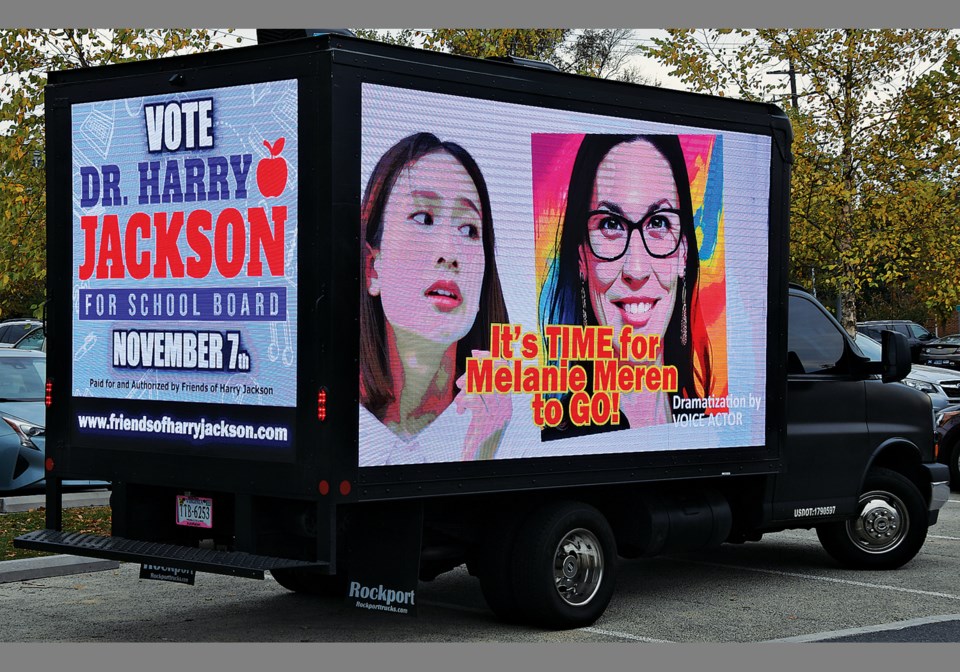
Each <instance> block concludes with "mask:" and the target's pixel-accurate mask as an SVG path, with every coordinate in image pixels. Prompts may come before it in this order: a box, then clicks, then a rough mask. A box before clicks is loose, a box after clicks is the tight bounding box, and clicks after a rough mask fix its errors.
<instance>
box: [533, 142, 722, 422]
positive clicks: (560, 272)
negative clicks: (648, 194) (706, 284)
mask: <svg viewBox="0 0 960 672" xmlns="http://www.w3.org/2000/svg"><path fill="white" fill-rule="evenodd" d="M640 140H642V141H646V142H649V143H650V144H651V145H653V147H654V148H656V150H657V151H658V152H660V154H661V155H662V156H663V157H664V158H665V159H666V160H667V162H668V163H669V164H670V169H671V171H672V172H673V180H674V182H675V183H676V186H677V193H678V194H679V203H678V209H679V210H680V233H681V236H682V237H683V239H685V240H686V241H687V262H686V267H685V269H684V277H683V279H682V280H680V282H681V283H683V284H684V285H685V289H686V291H685V292H684V291H682V289H681V288H679V287H678V290H677V297H676V302H675V303H674V306H673V313H672V315H671V317H670V322H669V324H668V325H667V329H666V332H665V333H664V336H663V363H664V365H672V366H675V367H676V369H677V379H678V383H677V392H676V394H679V395H681V396H683V397H687V398H694V397H701V396H709V394H710V393H711V375H710V344H709V342H708V340H707V337H706V331H705V330H704V329H703V328H702V326H701V325H702V320H701V319H700V311H699V295H698V291H699V275H700V255H699V253H698V250H697V236H696V230H695V228H694V223H693V205H692V202H691V197H690V181H689V177H688V176H687V166H686V162H685V161H684V158H683V150H682V149H681V148H680V139H679V138H678V137H677V136H676V135H616V134H587V135H585V136H584V138H583V142H582V143H581V145H580V149H579V151H578V152H577V156H576V159H575V160H574V164H573V170H572V172H571V174H570V185H569V189H568V191H567V206H566V210H565V212H564V217H563V224H562V226H561V227H560V228H559V229H558V232H557V240H556V243H555V256H554V259H553V262H552V265H551V267H550V269H549V273H548V279H547V282H546V283H545V284H544V287H543V290H542V291H541V294H540V302H539V314H540V324H541V329H543V328H544V327H545V326H546V325H549V324H572V325H581V326H591V325H598V324H599V322H598V321H597V317H596V315H595V314H594V312H593V306H592V305H591V303H590V301H589V299H586V300H585V298H584V294H583V292H585V291H586V288H585V287H584V286H583V282H581V279H580V270H579V269H580V265H579V260H580V256H579V255H580V249H581V247H582V246H583V244H584V242H585V241H586V236H587V212H588V211H589V210H590V208H591V201H592V199H593V193H594V186H595V183H596V176H597V169H598V168H599V166H600V163H601V162H602V161H603V159H604V157H606V155H607V154H609V153H610V150H612V149H613V148H614V147H616V146H617V145H620V144H622V143H627V142H636V141H640ZM684 296H685V297H686V299H684ZM684 301H686V306H684ZM684 308H685V309H686V313H687V315H688V321H687V327H686V329H687V333H686V336H685V340H686V342H687V345H683V343H682V341H683V340H684V338H683V335H682V334H681V322H682V318H681V315H682V314H683V312H684ZM584 313H585V314H586V324H584V319H583V314H584ZM694 333H695V334H696V338H695V339H694V338H693V334H694ZM672 405H673V404H672V395H671V407H672Z"/></svg>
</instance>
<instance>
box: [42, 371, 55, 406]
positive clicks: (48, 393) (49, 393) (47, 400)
mask: <svg viewBox="0 0 960 672" xmlns="http://www.w3.org/2000/svg"><path fill="white" fill-rule="evenodd" d="M43 403H44V404H45V405H46V406H47V408H49V407H50V404H52V403H53V379H51V378H47V385H46V387H45V390H44V395H43Z"/></svg>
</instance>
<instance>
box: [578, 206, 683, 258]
mask: <svg viewBox="0 0 960 672" xmlns="http://www.w3.org/2000/svg"><path fill="white" fill-rule="evenodd" d="M634 229H640V238H641V239H642V240H643V246H644V247H645V248H646V250H647V253H648V254H649V255H650V256H651V257H656V258H658V259H662V258H664V257H669V256H670V255H671V254H673V253H674V252H676V251H677V248H678V247H680V238H681V237H682V232H681V230H680V211H679V210H676V209H674V208H663V209H662V210H654V211H653V212H651V213H649V214H647V215H646V216H645V217H644V218H643V219H641V220H640V221H637V222H634V221H631V220H629V219H627V218H626V217H624V216H623V215H618V214H617V213H615V212H610V211H609V210H591V211H590V212H588V213H587V242H588V243H589V244H590V251H591V252H593V255H594V256H595V257H597V258H598V259H602V260H603V261H616V260H617V259H619V258H620V257H622V256H623V255H624V254H626V253H627V248H628V247H629V246H630V234H632V233H633V230H634Z"/></svg>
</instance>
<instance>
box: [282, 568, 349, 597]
mask: <svg viewBox="0 0 960 672" xmlns="http://www.w3.org/2000/svg"><path fill="white" fill-rule="evenodd" d="M270 574H272V575H273V578H274V579H276V580H277V583H279V584H280V585H281V586H283V587H284V588H286V589H287V590H292V591H293V592H295V593H303V594H304V595H322V596H324V597H345V596H346V594H347V577H346V575H343V574H334V575H330V574H321V573H319V572H318V571H316V570H314V569H312V568H308V567H292V568H287V569H271V570H270Z"/></svg>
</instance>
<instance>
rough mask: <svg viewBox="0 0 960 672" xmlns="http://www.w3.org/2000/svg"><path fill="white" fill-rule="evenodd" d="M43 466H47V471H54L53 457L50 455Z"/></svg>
mask: <svg viewBox="0 0 960 672" xmlns="http://www.w3.org/2000/svg"><path fill="white" fill-rule="evenodd" d="M43 466H44V467H45V468H46V470H47V471H53V458H52V457H48V458H47V459H46V460H45V461H44V463H43Z"/></svg>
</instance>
